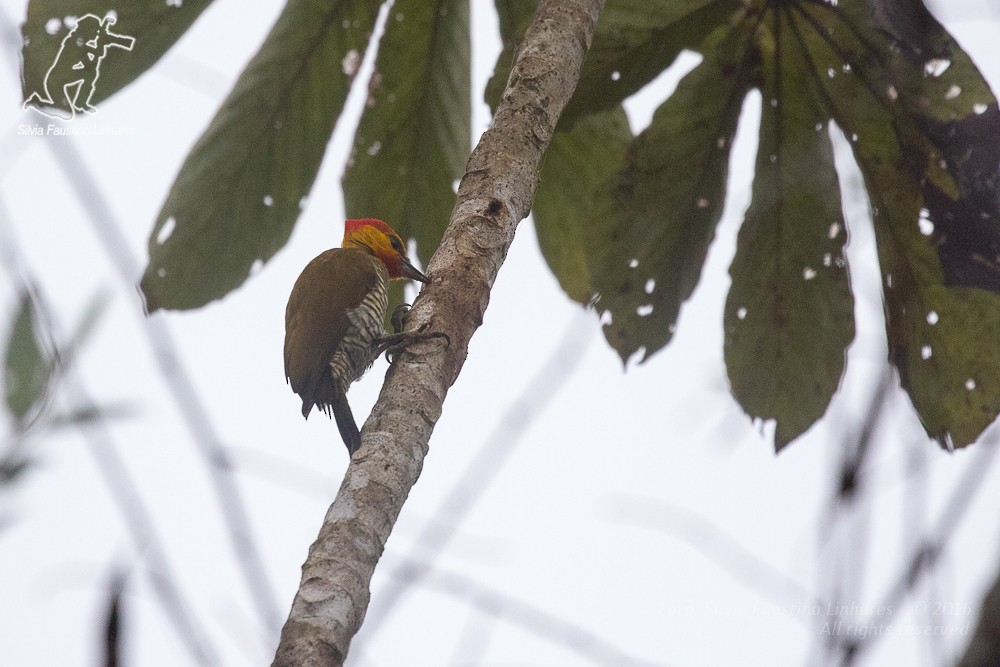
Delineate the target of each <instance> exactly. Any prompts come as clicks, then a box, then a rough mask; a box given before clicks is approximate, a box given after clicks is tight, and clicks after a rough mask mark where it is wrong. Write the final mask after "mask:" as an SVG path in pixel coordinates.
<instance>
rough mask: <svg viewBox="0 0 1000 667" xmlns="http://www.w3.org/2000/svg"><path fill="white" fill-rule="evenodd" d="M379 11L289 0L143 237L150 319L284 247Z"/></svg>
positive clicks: (358, 1) (355, 2)
mask: <svg viewBox="0 0 1000 667" xmlns="http://www.w3.org/2000/svg"><path fill="white" fill-rule="evenodd" d="M377 11H378V3H372V2H365V1H363V0H323V1H321V0H291V1H290V2H289V3H288V4H287V5H286V6H285V9H284V11H283V12H282V14H281V16H280V17H279V18H278V21H277V23H276V24H275V26H274V27H273V28H272V29H271V33H270V34H269V35H268V37H267V39H266V40H265V42H264V45H263V46H262V47H261V49H260V51H259V52H258V53H257V55H256V56H254V58H253V60H251V62H250V64H249V65H248V66H247V68H246V69H245V70H244V71H243V73H242V74H241V75H240V78H239V80H238V81H237V82H236V86H235V87H234V88H233V90H232V92H231V93H230V94H229V97H228V98H227V99H226V101H225V102H224V103H223V105H222V108H221V109H220V110H219V112H218V113H217V114H216V116H215V118H214V119H213V120H212V123H211V124H210V125H209V127H208V129H207V130H206V131H205V133H204V134H203V135H202V136H201V138H200V139H199V140H198V143H197V144H196V145H195V147H194V148H193V149H192V151H191V153H190V155H188V157H187V159H186V160H185V161H184V165H183V166H182V167H181V171H180V174H178V176H177V180H176V181H175V182H174V185H173V187H172V188H171V190H170V194H169V195H167V201H166V202H165V203H164V205H163V208H162V210H161V211H160V214H159V216H158V217H157V221H156V225H155V226H154V228H153V232H152V234H151V235H150V239H149V264H148V266H147V267H146V270H145V273H144V274H143V277H142V283H141V287H142V291H143V294H144V295H145V297H146V303H147V306H148V308H149V310H150V311H154V310H156V309H158V308H175V309H187V308H197V307H199V306H203V305H204V304H206V303H208V302H209V301H212V300H213V299H219V298H221V297H223V296H225V295H226V294H228V293H229V292H230V291H231V290H233V289H235V288H236V287H238V286H240V285H241V284H242V283H243V281H245V280H246V279H247V277H248V275H249V274H250V272H251V268H252V267H253V266H254V264H255V263H258V262H264V261H267V260H268V259H270V257H271V256H272V255H274V253H275V252H277V251H278V250H279V249H280V248H281V247H282V246H283V245H284V244H285V242H286V241H287V240H288V237H289V235H290V234H291V231H292V226H293V225H294V223H295V221H296V219H297V218H298V216H299V212H300V210H301V208H302V205H303V202H304V198H305V197H306V195H307V194H308V193H309V190H310V188H311V187H312V184H313V181H314V180H315V178H316V172H317V171H318V169H319V165H320V162H321V160H322V159H323V153H324V152H325V149H326V143H327V141H328V140H329V138H330V134H331V133H332V132H333V127H334V124H335V123H336V121H337V118H338V116H339V115H340V111H341V109H342V108H343V105H344V101H345V99H346V97H347V92H348V90H349V88H350V85H351V82H352V80H353V78H354V74H355V73H356V71H357V67H358V65H359V63H360V60H361V57H362V56H363V54H364V51H365V49H366V48H367V45H368V42H369V39H370V37H371V31H372V28H373V26H374V22H375V16H376V13H377Z"/></svg>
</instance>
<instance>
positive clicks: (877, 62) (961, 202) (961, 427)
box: [767, 2, 1000, 447]
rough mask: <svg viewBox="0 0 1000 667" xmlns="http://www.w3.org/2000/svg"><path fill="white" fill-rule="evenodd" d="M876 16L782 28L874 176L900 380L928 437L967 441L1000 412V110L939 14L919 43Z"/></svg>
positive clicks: (816, 7) (793, 16) (790, 14)
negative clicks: (996, 343)
mask: <svg viewBox="0 0 1000 667" xmlns="http://www.w3.org/2000/svg"><path fill="white" fill-rule="evenodd" d="M868 18H869V17H868V15H867V14H866V10H865V8H864V7H863V6H862V5H861V4H860V3H858V2H841V3H839V5H838V6H837V7H831V6H826V5H821V4H814V3H808V4H801V5H792V6H789V7H786V8H785V9H784V11H783V16H782V18H781V20H780V24H779V29H777V30H772V32H773V33H774V34H776V35H778V37H777V38H776V39H784V40H785V41H786V43H787V44H789V45H791V48H792V49H794V51H792V52H786V54H785V57H791V58H796V59H798V60H800V61H801V62H803V63H805V65H806V66H807V67H808V68H810V70H811V71H812V79H811V84H810V85H811V87H812V89H813V90H816V91H818V92H819V93H820V95H821V97H822V99H823V100H824V103H825V105H826V110H827V114H828V115H830V116H832V117H833V118H834V119H835V120H836V122H837V124H838V125H839V126H840V127H841V128H842V129H843V130H844V132H845V134H846V135H847V136H848V137H849V138H850V139H851V144H852V147H853V150H854V154H855V157H856V159H857V161H858V164H859V166H860V168H861V171H862V173H863V174H864V178H865V184H866V186H867V189H868V193H869V196H870V198H871V201H872V207H873V212H874V216H875V233H876V241H877V244H878V251H879V261H880V264H881V270H882V274H883V279H884V280H883V291H884V294H885V304H886V327H887V335H888V341H889V350H890V357H891V359H892V362H893V363H894V364H895V366H896V368H897V369H898V371H899V375H900V380H901V383H902V385H903V387H904V389H906V391H907V392H908V393H909V395H910V398H911V400H912V401H913V405H914V407H915V408H916V410H917V413H918V414H919V415H920V419H921V421H922V422H923V425H924V427H925V429H926V430H927V432H928V434H929V435H931V436H932V437H935V438H937V439H938V440H940V441H941V442H942V443H943V444H944V445H945V446H948V447H951V446H962V445H965V444H968V443H970V442H972V441H973V440H975V439H976V437H978V435H979V433H981V432H982V430H983V429H984V428H985V427H986V426H987V425H989V424H990V423H991V422H992V421H993V420H994V418H995V417H996V415H997V413H998V411H1000V353H996V352H994V351H993V350H992V348H991V347H989V346H984V345H983V341H986V340H994V339H996V337H997V336H998V335H1000V297H998V295H997V292H1000V271H998V267H1000V229H998V228H997V225H996V224H995V223H993V221H996V220H997V219H1000V198H998V190H997V165H998V163H1000V140H998V139H997V137H998V136H1000V115H998V112H997V105H996V100H995V98H994V97H993V94H992V93H991V92H990V90H989V88H988V86H987V85H986V83H985V81H984V80H983V79H982V76H981V75H980V74H979V72H978V71H977V70H976V68H975V65H973V63H972V62H971V61H970V60H969V58H968V56H967V55H966V54H965V53H964V52H963V51H962V50H961V49H960V48H959V47H958V45H957V44H956V43H955V42H954V40H953V39H952V38H951V37H950V36H949V35H948V34H947V33H946V32H945V31H944V29H943V28H941V26H940V25H938V24H937V23H936V22H934V21H933V19H932V18H929V15H928V16H925V17H924V33H925V34H924V36H925V39H923V40H922V41H921V42H920V43H919V44H913V43H906V42H904V43H899V42H897V41H896V40H895V39H893V38H892V37H890V36H888V35H887V34H886V32H885V31H884V30H875V29H873V28H872V27H870V26H869V23H868ZM775 20H777V19H775ZM767 23H768V24H769V25H770V24H773V23H774V21H768V22H767ZM889 34H890V35H891V34H892V33H891V32H890V33H889ZM928 45H930V46H928ZM775 57H776V56H775ZM991 223H993V224H991Z"/></svg>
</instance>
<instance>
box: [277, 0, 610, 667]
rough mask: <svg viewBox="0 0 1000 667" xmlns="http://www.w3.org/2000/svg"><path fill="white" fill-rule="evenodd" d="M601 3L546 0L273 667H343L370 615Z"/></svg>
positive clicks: (473, 161)
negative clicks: (393, 535)
mask: <svg viewBox="0 0 1000 667" xmlns="http://www.w3.org/2000/svg"><path fill="white" fill-rule="evenodd" d="M603 6H604V2H603V0H542V2H541V3H540V4H539V7H538V12H537V14H536V15H535V18H534V20H533V22H532V24H531V26H529V28H528V30H527V31H526V33H525V36H524V40H523V42H522V45H521V48H520V51H519V53H518V55H517V58H516V60H515V63H514V67H513V69H512V71H511V75H510V78H509V80H508V83H507V88H506V90H505V91H504V94H503V98H502V101H501V103H500V105H499V107H498V108H497V111H496V115H495V116H494V118H493V124H492V125H491V127H490V129H489V130H487V131H486V133H485V134H484V135H483V138H482V139H481V140H480V142H479V145H478V146H477V147H476V149H475V150H474V151H473V153H472V155H471V156H470V158H469V163H468V166H467V169H466V174H465V176H464V178H463V179H462V183H461V185H460V186H459V189H458V201H457V203H456V206H455V209H454V211H453V212H452V215H451V221H450V223H449V225H448V228H447V230H446V231H445V234H444V238H443V239H442V241H441V246H440V247H439V248H438V250H437V252H436V253H435V254H434V257H433V258H431V261H430V264H429V266H428V271H427V273H428V275H430V276H431V277H432V279H433V282H432V284H430V285H428V286H427V287H426V288H425V289H424V292H423V293H422V294H421V295H420V298H418V299H417V300H416V302H415V303H414V305H413V310H411V311H410V317H409V321H408V326H409V327H412V328H418V327H421V326H427V327H429V329H430V330H432V331H443V332H445V333H447V334H448V335H449V337H450V341H451V344H450V345H449V346H445V345H444V344H443V343H440V342H433V341H431V342H428V343H424V344H421V345H420V346H419V347H418V346H414V347H413V348H411V349H410V350H408V351H406V352H404V353H402V354H401V355H400V358H399V360H398V361H397V362H396V363H395V364H394V365H393V366H392V367H390V369H389V372H388V374H387V376H386V382H385V385H384V386H383V388H382V393H381V395H380V396H379V400H378V402H377V403H376V404H375V407H374V409H373V410H372V414H371V416H370V417H369V419H368V422H367V423H366V424H365V427H364V429H362V433H361V438H362V446H361V449H360V450H359V451H358V452H357V453H356V454H355V456H354V459H353V461H352V462H351V465H350V467H349V468H348V470H347V473H346V475H345V477H344V482H343V484H342V485H341V487H340V492H339V493H338V494H337V498H336V500H335V501H334V503H333V505H332V506H331V507H330V509H329V511H328V512H327V515H326V519H325V521H324V523H323V526H322V528H321V529H320V534H319V537H318V539H317V540H316V542H315V543H314V544H313V546H312V548H311V549H310V552H309V556H308V558H307V560H306V563H305V565H304V566H303V568H302V570H303V571H302V581H301V584H300V587H299V591H298V593H297V594H296V596H295V601H294V602H293V604H292V609H291V613H290V614H289V618H288V621H287V622H286V623H285V627H284V628H283V629H282V632H281V641H280V644H279V646H278V650H277V653H276V656H275V660H274V665H276V666H289V667H290V666H292V665H304V664H311V665H340V664H342V663H343V661H344V658H345V657H346V655H347V651H348V648H349V646H350V643H351V638H352V637H353V636H354V634H355V633H356V632H357V630H358V628H359V627H360V626H361V621H362V619H363V618H364V615H365V611H366V610H367V608H368V601H369V585H370V582H371V577H372V573H373V572H374V570H375V565H376V563H377V562H378V559H379V556H380V555H381V553H382V550H383V549H384V547H385V542H386V540H387V539H388V537H389V533H390V531H391V530H392V527H393V525H394V523H395V521H396V518H397V517H398V516H399V512H400V510H401V509H402V506H403V502H404V501H405V499H406V496H407V494H408V493H409V490H410V489H411V488H412V487H413V485H414V484H415V483H416V481H417V478H418V477H419V475H420V470H421V468H422V466H423V459H424V456H425V455H426V451H427V443H428V440H429V439H430V435H431V431H432V430H433V428H434V424H435V423H436V422H437V420H438V417H439V416H440V414H441V407H442V404H443V402H444V397H445V395H446V394H447V391H448V388H449V387H450V386H451V385H452V384H453V383H454V381H455V379H456V378H457V377H458V374H459V372H460V371H461V368H462V365H463V363H464V361H465V357H466V355H467V354H468V345H469V340H470V338H471V337H472V335H473V333H474V332H475V330H476V329H477V328H478V327H479V325H480V324H482V321H483V314H484V312H485V310H486V305H487V303H488V302H489V296H490V289H491V287H492V286H493V282H494V280H495V279H496V276H497V273H498V272H499V270H500V265H501V264H502V263H503V260H504V257H505V256H506V254H507V249H508V248H509V247H510V244H511V242H512V241H513V238H514V231H515V229H516V227H517V223H518V222H520V221H521V220H522V219H524V217H525V216H527V215H528V212H529V210H530V209H531V203H532V200H533V199H534V194H535V188H536V187H537V185H538V167H539V164H540V162H541V158H542V155H543V154H544V152H545V149H546V148H547V147H548V144H549V141H550V140H551V138H552V134H553V133H554V132H555V127H556V123H557V121H558V120H559V115H560V114H561V113H562V110H563V108H564V107H565V105H566V103H567V102H568V101H569V98H570V96H571V95H572V94H573V90H574V88H575V87H576V83H577V80H578V79H579V73H580V67H581V66H582V64H583V58H584V56H585V55H586V52H587V49H588V48H589V46H590V42H591V39H592V38H593V33H594V26H595V24H596V23H597V16H598V14H599V12H600V10H601V8H602V7H603Z"/></svg>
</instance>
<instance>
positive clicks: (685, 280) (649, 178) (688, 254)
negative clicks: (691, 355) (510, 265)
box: [593, 23, 752, 361]
mask: <svg viewBox="0 0 1000 667" xmlns="http://www.w3.org/2000/svg"><path fill="white" fill-rule="evenodd" d="M751 33H752V26H751V25H749V24H742V23H741V24H737V25H736V27H734V28H733V29H732V30H730V31H727V32H718V33H717V34H716V35H715V36H714V38H713V39H714V41H712V42H711V43H710V44H709V48H707V49H706V53H705V59H704V60H703V61H702V62H701V64H699V65H698V67H696V68H695V69H694V70H692V71H691V72H690V73H689V74H688V75H687V76H686V77H685V78H684V79H683V80H682V81H681V82H680V84H679V85H678V87H677V90H676V92H675V93H674V95H672V96H671V97H670V98H669V99H668V100H667V101H666V102H664V103H663V105H661V106H660V108H659V109H657V111H656V113H655V115H654V116H653V120H652V123H651V124H650V126H649V127H648V128H646V130H645V131H643V132H642V133H641V134H640V135H639V136H638V137H637V138H636V140H635V141H634V142H633V144H632V145H631V146H630V147H629V150H628V154H627V156H626V162H625V167H624V170H623V172H622V174H621V176H620V182H619V183H618V186H617V189H616V192H615V197H614V199H613V203H612V206H611V209H610V210H608V211H605V212H604V214H605V215H607V216H609V217H610V218H611V219H612V220H613V221H614V222H613V223H612V224H613V231H612V234H611V235H610V238H608V239H607V240H606V242H605V244H604V245H605V247H604V251H603V252H602V254H601V255H600V257H598V258H597V262H598V270H597V271H595V273H594V276H593V284H594V288H595V289H596V292H597V295H598V297H599V298H598V301H597V303H596V306H597V308H598V310H600V311H602V312H604V313H609V314H610V316H611V322H610V323H608V324H606V325H605V327H604V334H605V336H606V337H607V339H608V341H609V342H610V343H611V345H612V347H614V348H615V349H616V350H617V351H618V353H619V354H620V355H621V357H622V360H623V361H624V360H627V359H628V358H629V357H630V356H631V355H632V354H633V353H635V352H636V351H638V350H639V349H640V348H645V356H644V358H646V357H648V356H649V355H650V354H652V353H654V352H655V351H657V350H658V349H660V348H661V347H663V346H664V345H666V343H667V342H668V341H669V340H670V337H671V336H672V334H673V327H674V323H675V322H676V320H677V314H678V311H679V310H680V306H681V303H682V302H683V301H684V300H685V299H687V298H688V297H689V296H690V295H691V292H692V291H693V290H694V288H695V285H696V284H697V282H698V278H699V276H700V275H701V268H702V265H703V263H704V261H705V256H706V254H707V252H708V246H709V244H710V243H711V241H712V238H713V236H714V234H715V227H716V224H717V223H718V220H719V216H720V215H721V214H722V207H723V203H724V199H725V192H726V179H727V174H728V168H729V150H730V147H731V145H732V139H733V136H734V135H735V132H736V122H737V119H738V118H739V114H740V110H741V108H742V103H743V98H744V96H745V95H746V92H747V90H748V89H749V87H750V85H751V78H750V76H751V67H750V66H749V64H748V63H749V62H750V60H751V59H750V57H749V56H748V53H747V50H748V49H749V48H750V45H749V36H750V34H751Z"/></svg>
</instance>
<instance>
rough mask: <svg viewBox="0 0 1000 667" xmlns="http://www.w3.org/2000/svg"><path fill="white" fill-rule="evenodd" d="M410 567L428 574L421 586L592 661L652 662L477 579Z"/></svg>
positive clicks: (614, 665) (612, 664)
mask: <svg viewBox="0 0 1000 667" xmlns="http://www.w3.org/2000/svg"><path fill="white" fill-rule="evenodd" d="M410 566H411V567H412V568H413V569H420V570H421V571H424V572H426V573H427V575H426V576H425V577H423V578H422V580H421V582H420V584H421V586H423V587H425V588H427V589H430V590H433V591H437V592H440V593H443V594H446V595H450V596H452V597H456V598H459V599H461V600H463V601H464V602H466V603H467V604H468V605H470V606H472V607H474V608H476V609H479V610H481V611H482V612H484V613H486V614H492V615H495V616H496V617H497V620H502V621H506V622H507V623H510V624H512V625H515V626H517V627H518V628H520V629H521V630H524V631H526V632H529V633H531V634H533V635H537V636H538V637H540V638H541V639H544V640H546V641H549V642H552V643H553V644H555V645H556V646H558V647H560V648H564V649H566V650H568V651H571V652H573V653H576V654H577V655H578V656H580V657H582V658H584V659H586V660H588V661H590V662H593V663H595V664H598V665H608V666H609V667H629V666H635V667H640V666H643V665H652V664H653V663H650V662H649V661H646V660H642V659H640V658H636V657H634V656H631V655H629V654H628V653H626V652H625V651H624V650H623V649H621V648H619V647H617V646H615V645H614V644H612V643H611V642H609V641H607V640H605V639H603V638H601V637H599V636H598V635H596V634H594V633H593V632H592V631H590V630H589V629H587V628H585V627H583V626H580V625H577V624H575V623H573V622H571V621H567V620H566V619H564V618H560V617H559V616H556V615H554V614H552V613H550V612H547V611H545V610H544V609H539V608H538V607H536V606H534V605H532V604H529V603H527V602H524V601H522V600H518V599H517V598H514V597H512V596H510V595H507V594H506V593H503V592H501V591H499V590H497V589H495V588H492V587H490V586H487V585H486V584H483V583H481V582H478V581H475V580H474V579H470V578H468V577H465V576H462V575H460V574H457V573H455V572H447V571H444V570H439V569H435V568H434V567H431V566H430V565H429V564H428V563H425V562H418V561H410ZM655 664H657V665H658V664H660V663H655Z"/></svg>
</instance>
